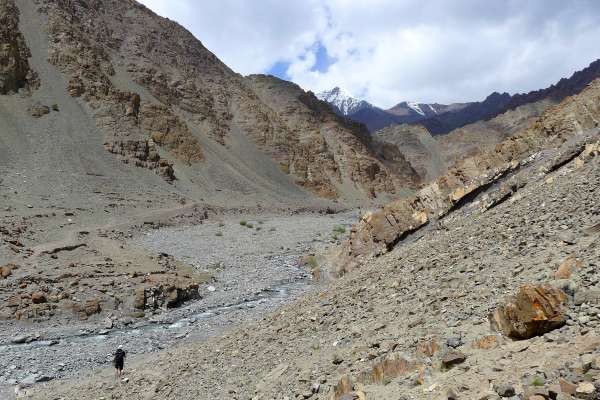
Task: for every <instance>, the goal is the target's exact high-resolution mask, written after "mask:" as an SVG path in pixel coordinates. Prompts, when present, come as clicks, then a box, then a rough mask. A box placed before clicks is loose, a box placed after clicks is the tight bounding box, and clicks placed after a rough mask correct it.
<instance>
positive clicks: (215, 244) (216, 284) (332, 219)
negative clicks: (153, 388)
mask: <svg viewBox="0 0 600 400" xmlns="http://www.w3.org/2000/svg"><path fill="white" fill-rule="evenodd" d="M355 220H356V213H355V212H348V213H340V214H332V215H320V214H310V213H307V214H295V215H260V216H255V215H225V216H221V217H218V218H214V219H212V220H208V221H205V222H204V223H203V224H200V225H195V226H180V227H174V228H173V227H169V228H163V229H158V230H151V231H145V232H142V233H140V234H139V235H137V236H135V237H134V238H132V239H131V241H130V242H131V244H134V245H135V246H138V247H140V248H143V249H146V250H147V251H150V252H153V253H167V254H169V255H172V256H174V257H175V258H177V259H179V260H181V261H184V262H186V263H188V264H190V265H192V266H194V267H195V268H196V269H197V270H198V271H209V272H211V273H212V274H213V276H214V278H215V279H214V281H213V282H209V283H207V284H204V285H202V286H201V287H200V289H199V290H200V293H201V295H202V298H201V299H200V300H198V301H194V302H190V303H187V304H185V305H184V306H183V307H180V308H177V309H171V310H168V311H157V312H155V313H149V314H148V315H147V316H146V318H143V319H139V320H136V319H132V320H131V321H126V322H127V323H126V324H125V326H124V327H123V326H121V325H119V326H118V327H117V326H113V324H112V323H111V322H110V321H108V320H102V319H100V320H92V321H76V320H74V321H70V322H69V323H61V322H59V321H54V322H52V321H50V322H46V323H41V324H40V323H38V324H32V323H21V322H12V323H7V324H6V327H5V329H4V330H3V332H2V333H0V366H1V368H0V394H1V395H3V396H5V397H6V396H9V395H12V394H13V393H14V389H13V387H14V386H15V385H17V384H30V383H33V382H39V381H45V380H51V379H55V378H62V377H69V376H74V375H77V374H80V373H82V372H85V371H88V370H90V369H93V368H98V367H106V366H107V365H110V362H111V360H112V353H113V352H114V349H115V348H116V347H117V346H118V345H123V346H124V348H125V349H126V350H127V351H128V355H129V357H130V358H131V357H136V355H142V354H147V353H151V352H156V351H160V350H163V349H167V348H169V347H171V346H174V345H177V344H179V343H183V342H185V341H192V340H194V341H197V340H203V339H206V338H208V337H210V336H213V335H216V334H219V333H221V332H223V331H224V330H226V329H228V328H230V327H233V326H235V325H238V324H240V323H244V322H247V321H249V320H252V319H254V318H258V317H260V316H262V315H264V314H265V313H267V312H269V311H272V310H273V309H275V308H277V307H279V306H281V305H283V304H285V303H287V302H289V301H291V300H293V299H295V298H297V297H298V296H300V295H302V294H303V293H305V292H306V291H307V290H310V288H311V286H313V282H312V278H311V273H310V271H309V270H308V269H306V268H302V267H301V266H300V265H299V262H298V261H299V258H300V257H301V256H303V255H307V254H311V253H313V252H314V251H316V250H319V249H323V248H325V247H327V246H330V245H332V244H333V243H334V242H335V241H336V238H337V239H341V238H342V236H344V235H345V234H347V232H348V229H349V225H350V224H351V223H352V222H353V221H355ZM341 227H344V229H343V230H345V233H341V231H342V228H341ZM336 231H337V232H336ZM24 338H26V340H21V339H24ZM20 341H24V342H25V343H15V342H20Z"/></svg>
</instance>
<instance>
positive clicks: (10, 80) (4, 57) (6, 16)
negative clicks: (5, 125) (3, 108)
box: [0, 0, 39, 95]
mask: <svg viewBox="0 0 600 400" xmlns="http://www.w3.org/2000/svg"><path fill="white" fill-rule="evenodd" d="M29 57H31V52H30V51H29V48H28V47H27V44H26V43H25V39H24V37H23V34H22V33H21V31H20V30H19V9H18V8H17V6H16V5H15V3H14V2H13V0H0V95H3V94H9V93H16V92H18V91H19V89H23V88H25V89H35V88H36V87H37V86H38V84H39V82H38V80H37V75H36V73H35V72H34V71H33V70H32V69H31V68H30V66H29V60H28V59H29Z"/></svg>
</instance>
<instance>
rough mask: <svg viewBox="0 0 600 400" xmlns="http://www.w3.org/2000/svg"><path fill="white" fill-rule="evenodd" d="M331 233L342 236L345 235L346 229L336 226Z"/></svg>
mask: <svg viewBox="0 0 600 400" xmlns="http://www.w3.org/2000/svg"><path fill="white" fill-rule="evenodd" d="M333 232H334V233H337V234H340V235H343V234H344V233H346V227H345V226H344V225H337V226H335V227H334V228H333Z"/></svg>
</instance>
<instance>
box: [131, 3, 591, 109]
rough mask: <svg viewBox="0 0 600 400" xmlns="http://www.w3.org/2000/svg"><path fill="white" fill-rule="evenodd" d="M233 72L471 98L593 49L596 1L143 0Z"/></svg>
mask: <svg viewBox="0 0 600 400" xmlns="http://www.w3.org/2000/svg"><path fill="white" fill-rule="evenodd" d="M141 2H142V3H144V4H145V5H146V6H148V7H149V8H151V9H152V10H153V11H155V12H156V13H157V14H159V15H162V16H164V17H167V18H170V19H172V20H174V21H177V22H178V23H180V24H181V25H183V26H184V27H186V28H187V29H188V30H189V31H191V32H192V33H193V34H194V35H195V36H196V37H197V38H198V39H199V40H200V41H201V42H202V43H203V44H204V46H206V47H207V48H208V49H209V50H211V51H212V52H213V53H214V54H215V55H216V56H217V57H219V58H220V59H221V60H222V61H223V62H225V63H226V64H227V65H228V66H229V67H231V68H232V69H233V70H235V71H236V72H239V73H241V74H244V75H247V74H253V73H268V74H272V75H275V76H278V77H280V78H282V79H286V80H290V81H293V82H295V83H297V84H299V85H300V86H302V87H303V88H304V89H306V90H312V91H313V92H319V91H322V90H327V89H331V88H333V87H335V86H339V87H342V88H343V89H345V90H346V91H348V92H350V93H351V94H352V95H353V96H356V97H359V98H362V99H365V100H367V101H369V102H371V103H373V104H375V105H377V106H380V107H383V108H388V107H392V106H393V105H395V104H397V103H399V102H401V101H404V100H406V101H417V102H422V103H434V102H437V103H452V102H464V101H474V100H481V99H483V98H485V97H486V96H487V95H489V94H490V93H492V92H494V91H498V92H509V93H522V92H527V91H530V90H535V89H540V88H543V87H547V86H549V85H551V84H552V83H555V82H556V81H558V80H559V79H560V78H562V77H568V76H570V75H571V74H572V73H573V72H574V71H576V70H580V69H582V68H585V67H586V66H587V65H588V64H589V63H590V62H592V61H594V60H595V59H597V58H600V51H599V50H600V48H599V46H598V43H600V1H598V0H493V1H491V0H490V1H488V0H427V1H423V0H368V1H367V0H363V1H360V0H218V1H215V0H141Z"/></svg>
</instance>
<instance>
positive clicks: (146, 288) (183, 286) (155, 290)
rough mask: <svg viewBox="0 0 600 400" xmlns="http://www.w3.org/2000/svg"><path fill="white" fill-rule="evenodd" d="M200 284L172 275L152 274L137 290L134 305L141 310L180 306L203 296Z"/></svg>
mask: <svg viewBox="0 0 600 400" xmlns="http://www.w3.org/2000/svg"><path fill="white" fill-rule="evenodd" d="M198 287H199V286H198V284H197V283H195V282H192V281H189V280H185V279H179V278H177V277H170V276H160V275H158V276H152V278H151V279H150V280H149V281H147V282H146V283H144V285H143V286H140V287H138V288H137V289H136V290H135V299H134V304H133V306H134V307H135V308H137V309H139V310H156V309H159V308H160V309H168V308H173V307H178V306H179V305H181V304H182V303H184V302H186V301H190V300H197V299H199V298H201V296H200V293H199V292H198Z"/></svg>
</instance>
